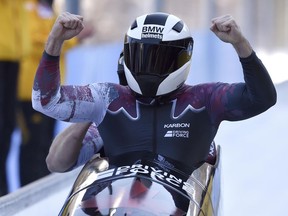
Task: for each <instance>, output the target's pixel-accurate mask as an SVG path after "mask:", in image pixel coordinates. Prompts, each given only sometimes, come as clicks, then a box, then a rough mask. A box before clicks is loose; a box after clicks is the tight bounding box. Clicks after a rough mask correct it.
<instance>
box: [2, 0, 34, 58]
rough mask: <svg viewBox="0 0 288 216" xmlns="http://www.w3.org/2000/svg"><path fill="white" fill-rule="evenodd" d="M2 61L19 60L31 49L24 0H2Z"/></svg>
mask: <svg viewBox="0 0 288 216" xmlns="http://www.w3.org/2000/svg"><path fill="white" fill-rule="evenodd" d="M0 25H1V33H0V61H3V60H4V61H7V60H8V61H18V60H19V59H20V57H21V56H22V55H23V54H24V53H25V52H26V51H27V50H28V49H29V44H25V43H24V41H27V40H28V37H29V35H28V34H27V31H26V28H27V26H26V16H25V9H24V0H0Z"/></svg>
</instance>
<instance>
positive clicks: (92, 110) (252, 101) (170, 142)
mask: <svg viewBox="0 0 288 216" xmlns="http://www.w3.org/2000/svg"><path fill="white" fill-rule="evenodd" d="M240 62H241V64H242V68H243V73H244V80H245V82H242V83H232V84H228V83H221V82H218V83H204V84H198V85H193V86H191V85H186V84H183V85H182V86H181V87H180V88H179V89H177V90H176V91H174V92H172V93H170V94H168V95H163V96H159V97H157V98H144V97H142V96H140V95H137V94H135V93H134V92H133V91H132V90H131V89H130V88H129V87H128V86H121V85H119V84H114V83H92V84H89V85H86V86H69V85H66V86H63V85H62V86H61V85H60V72H59V57H55V56H50V55H48V54H47V53H45V52H44V54H43V57H42V60H41V62H40V65H39V67H38V70H37V73H36V76H35V81H34V87H33V96H32V99H33V107H34V109H36V110H37V111H40V112H42V113H44V114H46V115H48V116H51V117H53V118H55V119H58V120H62V121H68V122H81V121H93V122H94V123H95V124H96V126H97V127H98V129H99V132H100V135H101V137H102V139H103V141H104V144H105V145H104V149H105V155H106V156H107V157H109V160H110V161H112V163H116V164H117V163H118V164H119V165H121V164H123V163H125V162H128V161H133V160H134V159H137V157H139V155H141V154H143V152H146V153H147V152H152V153H154V154H160V155H163V156H165V157H168V158H170V159H172V160H173V161H175V162H179V163H180V164H185V165H186V166H187V167H190V168H192V167H195V166H198V164H200V163H201V162H203V161H204V160H205V158H206V157H207V155H208V153H209V148H210V145H211V142H212V141H213V140H214V137H215V135H216V133H217V130H218V128H219V125H220V123H221V122H222V121H223V120H228V121H238V120H243V119H247V118H250V117H253V116H256V115H258V114H260V113H262V112H264V111H265V110H267V109H268V108H270V107H271V106H273V105H274V104H275V103H276V90H275V87H274V85H273V82H272V81H271V78H270V76H269V74H268V72H267V70H266V68H265V67H264V65H263V64H262V62H261V60H260V59H259V58H258V57H257V55H256V53H255V52H253V53H252V54H251V55H250V56H249V57H247V58H240ZM126 155H127V156H126ZM133 157H134V158H133Z"/></svg>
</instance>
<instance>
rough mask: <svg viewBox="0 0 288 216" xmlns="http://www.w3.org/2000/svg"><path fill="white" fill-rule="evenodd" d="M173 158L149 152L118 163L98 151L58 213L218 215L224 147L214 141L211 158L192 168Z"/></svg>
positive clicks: (71, 215)
mask: <svg viewBox="0 0 288 216" xmlns="http://www.w3.org/2000/svg"><path fill="white" fill-rule="evenodd" d="M124 157H127V155H125V156H123V160H124ZM124 161H125V160H124ZM174 163H175V162H174V161H173V160H171V159H169V158H167V157H165V156H163V155H158V154H152V153H148V154H144V155H141V157H139V158H137V160H134V162H133V163H131V164H121V165H117V166H115V165H113V164H111V162H110V161H109V159H108V158H105V157H103V158H102V157H100V156H99V155H94V157H92V158H91V159H90V161H88V162H87V163H86V165H85V166H84V167H83V168H82V169H81V171H80V172H79V174H78V176H77V178H76V180H75V182H74V184H73V186H72V189H71V191H70V193H69V195H68V197H67V199H66V201H65V202H64V205H63V207H62V209H61V210H60V213H59V216H85V215H95V216H102V215H105V216H124V215H125V216H129V215H136V216H144V215H145V216H146V215H147V216H158V215H160V216H166V215H169V216H170V215H175V216H182V215H187V216H188V215H189V216H217V215H218V211H219V203H220V146H217V147H216V146H215V143H212V145H211V147H210V153H209V156H208V157H207V159H206V160H205V161H204V162H203V163H201V165H199V167H197V169H195V170H192V171H191V173H188V172H187V170H185V169H181V167H182V166H181V165H180V166H179V164H177V166H176V165H175V164H174ZM183 166H185V165H183ZM179 167H180V168H179Z"/></svg>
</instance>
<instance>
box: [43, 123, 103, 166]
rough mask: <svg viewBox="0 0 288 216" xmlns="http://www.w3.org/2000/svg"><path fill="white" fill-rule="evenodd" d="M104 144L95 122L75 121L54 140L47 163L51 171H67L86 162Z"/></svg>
mask: <svg viewBox="0 0 288 216" xmlns="http://www.w3.org/2000/svg"><path fill="white" fill-rule="evenodd" d="M102 146H103V141H102V139H101V137H100V135H99V133H98V130H97V128H96V126H95V125H94V124H91V123H90V122H85V123H75V124H71V125H70V126H69V127H67V128H65V129H64V131H62V132H61V133H59V134H58V135H57V136H56V137H55V139H54V140H53V142H52V144H51V147H50V149H49V153H48V155H47V157H46V164H47V167H48V169H49V170H50V171H51V172H66V171H69V170H72V169H75V168H77V167H79V166H81V165H83V164H85V163H86V162H87V161H88V160H89V159H90V158H91V157H92V156H93V155H94V154H96V153H97V152H98V151H99V150H100V149H101V148H102Z"/></svg>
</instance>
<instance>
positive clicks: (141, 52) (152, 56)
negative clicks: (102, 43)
mask: <svg viewBox="0 0 288 216" xmlns="http://www.w3.org/2000/svg"><path fill="white" fill-rule="evenodd" d="M192 48H193V47H192V42H191V43H190V45H187V46H186V47H184V46H175V45H172V46H171V45H168V44H149V43H139V42H134V43H133V42H131V43H125V44H124V62H125V64H126V66H127V67H128V69H129V70H130V71H131V73H132V74H133V75H140V74H146V75H147V74H149V75H157V76H167V75H169V74H170V73H173V72H174V71H176V70H178V69H179V68H181V67H182V66H183V65H184V64H185V63H187V62H188V61H189V60H190V59H191V55H192Z"/></svg>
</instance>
